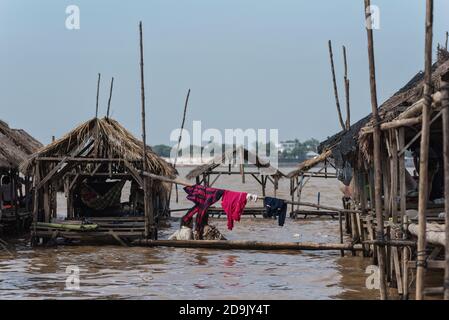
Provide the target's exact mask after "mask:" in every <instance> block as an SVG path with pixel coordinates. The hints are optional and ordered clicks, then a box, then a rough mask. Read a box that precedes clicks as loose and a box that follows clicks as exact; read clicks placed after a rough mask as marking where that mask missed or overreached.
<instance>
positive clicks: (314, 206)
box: [142, 172, 363, 213]
mask: <svg viewBox="0 0 449 320" xmlns="http://www.w3.org/2000/svg"><path fill="white" fill-rule="evenodd" d="M142 175H144V176H146V177H149V178H152V179H154V180H159V181H164V182H168V183H174V184H179V185H181V186H185V187H193V186H194V185H195V184H192V183H189V182H187V181H183V180H180V179H177V178H174V179H172V178H168V177H164V176H159V175H157V174H153V173H149V172H142ZM264 199H265V197H264V196H257V200H264ZM281 200H284V202H285V203H287V204H292V205H299V206H304V207H312V208H317V209H324V210H330V211H336V212H343V213H363V212H362V211H361V210H350V209H342V208H335V207H331V206H326V205H320V204H315V203H310V202H298V201H291V200H286V199H281Z"/></svg>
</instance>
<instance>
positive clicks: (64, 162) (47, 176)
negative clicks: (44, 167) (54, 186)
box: [36, 157, 68, 190]
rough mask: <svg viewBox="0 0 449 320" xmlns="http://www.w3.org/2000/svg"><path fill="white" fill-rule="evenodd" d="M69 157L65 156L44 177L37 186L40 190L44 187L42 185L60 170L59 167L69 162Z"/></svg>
mask: <svg viewBox="0 0 449 320" xmlns="http://www.w3.org/2000/svg"><path fill="white" fill-rule="evenodd" d="M67 159H68V157H64V158H63V159H62V160H61V162H59V163H58V164H57V165H56V166H55V167H54V168H53V169H52V170H51V171H50V172H49V173H48V174H47V175H46V176H45V178H44V179H42V180H41V181H40V182H39V184H38V185H37V186H36V188H37V189H38V190H39V189H40V188H42V186H43V185H44V184H45V183H47V182H48V181H49V180H50V179H51V178H52V177H53V176H54V175H55V173H56V172H58V170H59V169H61V168H62V166H63V165H64V164H66V163H67Z"/></svg>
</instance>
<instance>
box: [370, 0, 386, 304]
mask: <svg viewBox="0 0 449 320" xmlns="http://www.w3.org/2000/svg"><path fill="white" fill-rule="evenodd" d="M370 6H371V1H370V0H365V18H366V19H367V20H368V19H369V21H371V11H370ZM370 25H371V24H370ZM366 32H367V38H368V59H369V70H370V91H371V108H372V116H373V121H374V133H373V149H374V197H375V210H376V220H377V239H378V240H380V241H381V242H383V240H384V219H383V214H382V168H381V154H380V139H381V132H380V125H379V115H378V110H377V87H376V66H375V61H374V37H373V30H372V29H371V28H366ZM378 262H379V283H380V287H379V289H380V298H381V299H382V300H386V299H387V285H386V282H385V250H384V247H383V246H379V247H378Z"/></svg>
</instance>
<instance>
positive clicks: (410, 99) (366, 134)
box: [357, 49, 449, 162]
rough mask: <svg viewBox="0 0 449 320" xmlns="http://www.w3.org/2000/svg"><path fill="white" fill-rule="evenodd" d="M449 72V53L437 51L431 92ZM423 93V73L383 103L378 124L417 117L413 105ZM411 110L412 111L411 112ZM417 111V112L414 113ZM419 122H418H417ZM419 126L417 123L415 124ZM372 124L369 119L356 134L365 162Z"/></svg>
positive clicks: (370, 142)
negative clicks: (410, 116) (410, 115)
mask: <svg viewBox="0 0 449 320" xmlns="http://www.w3.org/2000/svg"><path fill="white" fill-rule="evenodd" d="M448 72H449V52H448V51H446V50H445V49H440V50H439V51H438V60H437V61H436V62H435V63H434V64H433V66H432V89H433V92H437V91H439V90H440V80H441V77H442V76H443V75H444V74H447V73H448ZM423 92H424V73H423V72H422V71H420V72H418V73H417V74H416V75H415V76H414V77H413V78H412V79H411V80H410V81H409V82H408V83H407V84H406V85H405V86H404V87H403V88H402V89H400V90H399V91H398V92H397V93H395V94H394V95H393V96H392V97H391V98H389V99H388V100H387V101H385V103H383V104H382V105H381V106H380V107H379V118H380V124H381V125H382V124H385V123H388V122H391V121H394V120H401V119H402V120H403V119H406V118H407V117H408V114H413V116H415V117H416V116H419V115H420V114H421V112H420V111H419V110H420V109H419V108H414V104H416V103H417V102H419V100H420V99H422V97H423ZM412 109H413V110H412ZM416 109H418V112H415V111H416ZM418 122H419V121H418ZM417 124H419V123H417ZM372 126H373V122H372V119H371V117H369V121H367V122H366V123H365V124H364V126H363V128H361V130H360V131H359V133H358V137H357V138H358V142H359V146H360V151H361V152H362V154H363V156H364V158H365V160H367V161H368V162H371V160H372V135H371V134H370V132H372Z"/></svg>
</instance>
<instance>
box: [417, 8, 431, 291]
mask: <svg viewBox="0 0 449 320" xmlns="http://www.w3.org/2000/svg"><path fill="white" fill-rule="evenodd" d="M432 28H433V0H427V1H426V41H425V58H424V59H425V69H424V70H425V74H424V105H423V108H422V129H421V132H422V134H421V146H420V147H421V148H420V155H419V189H418V190H419V197H418V227H419V231H418V249H417V250H418V253H417V254H418V256H417V262H416V299H417V300H422V299H423V298H424V277H425V272H426V257H427V254H426V210H427V201H428V197H429V195H428V190H429V185H428V183H429V180H428V176H429V173H428V166H429V136H430V112H431V110H430V106H431V105H432V96H431V94H432V36H433V34H432V31H433V30H432Z"/></svg>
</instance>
